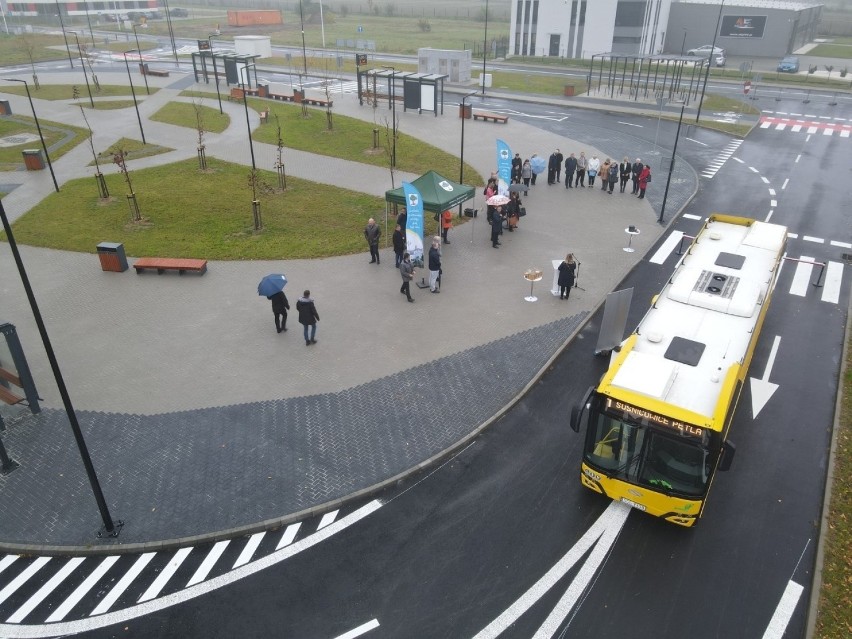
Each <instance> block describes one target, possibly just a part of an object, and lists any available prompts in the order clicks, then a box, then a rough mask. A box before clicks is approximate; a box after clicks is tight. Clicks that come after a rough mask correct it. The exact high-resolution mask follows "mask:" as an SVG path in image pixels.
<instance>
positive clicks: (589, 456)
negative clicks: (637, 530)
mask: <svg viewBox="0 0 852 639" xmlns="http://www.w3.org/2000/svg"><path fill="white" fill-rule="evenodd" d="M643 422H644V420H642V419H636V420H633V419H626V418H625V417H624V415H623V414H621V415H619V416H618V417H615V416H613V415H610V414H608V413H606V412H604V411H596V410H595V409H594V408H592V409H591V414H590V415H589V428H588V437H587V439H586V450H585V459H586V461H587V462H588V463H589V464H591V465H592V466H594V467H595V468H597V469H600V470H601V471H603V472H604V473H606V474H607V475H608V476H610V477H614V478H616V479H621V480H624V481H627V482H630V483H632V484H639V485H644V486H647V487H648V488H652V489H655V490H658V491H660V492H663V493H666V494H679V495H687V496H691V497H694V496H700V495H703V494H704V492H705V490H706V488H707V481H708V478H709V476H710V474H711V472H712V459H711V458H712V455H711V454H710V436H709V435H708V433H707V431H703V430H702V434H701V435H700V436H696V437H679V436H677V435H674V434H668V433H666V432H661V431H660V430H658V429H656V428H653V427H651V426H650V425H649V424H648V423H643Z"/></svg>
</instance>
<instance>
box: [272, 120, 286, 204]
mask: <svg viewBox="0 0 852 639" xmlns="http://www.w3.org/2000/svg"><path fill="white" fill-rule="evenodd" d="M275 125H276V127H278V129H277V132H276V135H277V139H276V142H275V145H276V147H277V148H278V157H277V158H276V160H275V171H276V172H277V173H278V188H280V189H281V190H282V191H284V190H286V189H287V171H286V170H285V168H284V139H283V138H282V137H281V121H280V120H279V119H278V114H277V113H276V114H275Z"/></svg>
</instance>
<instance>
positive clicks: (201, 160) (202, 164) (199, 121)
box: [192, 100, 207, 171]
mask: <svg viewBox="0 0 852 639" xmlns="http://www.w3.org/2000/svg"><path fill="white" fill-rule="evenodd" d="M192 108H193V109H195V130H196V131H197V132H198V170H199V171H206V170H207V155H206V152H205V146H204V134H205V133H206V131H205V130H204V112H203V111H202V110H201V102H196V101H195V100H193V101H192Z"/></svg>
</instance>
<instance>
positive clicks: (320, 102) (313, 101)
mask: <svg viewBox="0 0 852 639" xmlns="http://www.w3.org/2000/svg"><path fill="white" fill-rule="evenodd" d="M302 102H304V103H305V104H310V105H311V106H321V107H329V106H331V105H332V104H334V100H326V99H325V98H311V97H308V96H305V97H304V98H302Z"/></svg>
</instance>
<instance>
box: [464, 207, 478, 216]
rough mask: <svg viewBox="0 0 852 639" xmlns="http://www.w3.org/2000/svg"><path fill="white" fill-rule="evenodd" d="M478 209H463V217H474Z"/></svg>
mask: <svg viewBox="0 0 852 639" xmlns="http://www.w3.org/2000/svg"><path fill="white" fill-rule="evenodd" d="M477 213H478V211H477V210H476V209H465V210H464V216H465V217H476V216H477Z"/></svg>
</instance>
